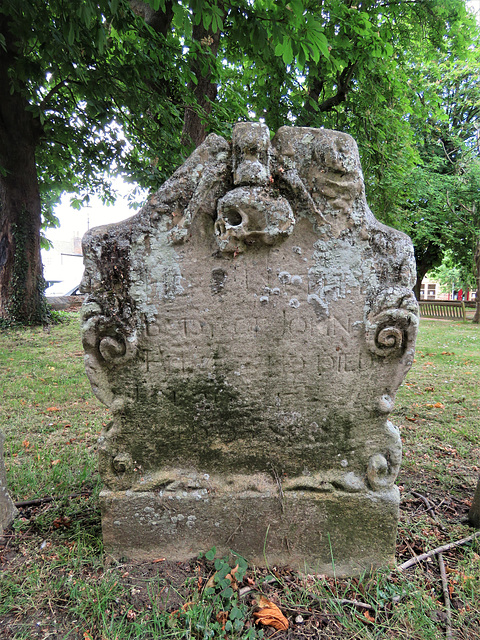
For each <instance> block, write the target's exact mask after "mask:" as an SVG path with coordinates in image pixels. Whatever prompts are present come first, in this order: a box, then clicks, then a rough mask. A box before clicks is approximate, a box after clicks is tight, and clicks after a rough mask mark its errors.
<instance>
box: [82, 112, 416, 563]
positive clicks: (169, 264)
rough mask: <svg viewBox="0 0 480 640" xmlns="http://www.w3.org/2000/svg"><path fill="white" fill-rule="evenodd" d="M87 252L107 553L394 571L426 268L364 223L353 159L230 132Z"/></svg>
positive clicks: (87, 244)
mask: <svg viewBox="0 0 480 640" xmlns="http://www.w3.org/2000/svg"><path fill="white" fill-rule="evenodd" d="M83 243H84V261H85V275H84V279H83V283H82V288H83V290H84V291H85V292H87V293H88V295H87V297H86V300H85V302H84V305H83V312H82V314H83V320H82V322H83V343H84V349H85V352H86V355H85V362H86V370H87V374H88V376H89V379H90V381H91V384H92V387H93V390H94V392H95V394H96V395H97V396H98V398H99V399H100V400H102V401H103V402H104V403H105V404H106V405H107V406H108V407H109V409H110V412H111V422H110V423H109V424H108V425H107V426H106V427H105V429H104V431H103V433H102V435H101V437H100V442H99V456H100V472H101V476H102V479H103V482H104V489H103V491H102V493H101V509H102V527H103V536H104V542H105V546H106V549H107V551H109V552H110V553H111V554H113V555H114V556H117V557H129V558H136V559H152V558H156V557H159V556H164V557H167V558H169V559H174V560H184V559H187V558H191V557H193V556H196V555H197V554H198V553H199V552H200V551H206V550H208V549H209V548H211V547H212V546H215V547H216V548H217V553H220V554H221V553H223V552H225V551H228V549H233V550H235V551H236V552H238V553H240V554H242V555H244V556H245V557H246V558H247V559H248V560H250V561H251V562H254V563H256V564H259V565H262V564H265V563H266V562H268V563H269V564H270V565H274V564H281V565H285V564H288V565H290V566H292V567H295V568H297V569H300V570H305V569H307V570H309V571H318V572H321V573H332V572H333V571H335V572H336V573H337V575H340V574H353V573H358V572H360V571H362V570H364V569H368V568H371V567H377V566H380V565H385V564H388V563H391V562H392V561H393V558H394V548H395V535H396V527H397V520H398V505H399V492H398V489H397V487H396V486H395V485H394V481H395V478H396V476H397V473H398V470H399V466H400V460H401V443H400V437H399V433H398V430H397V429H396V428H395V427H394V426H393V424H392V423H391V422H390V421H389V420H388V415H389V413H390V412H391V411H392V408H393V402H394V398H395V393H396V391H397V389H398V387H399V385H400V384H401V382H402V380H403V379H404V376H405V375H406V373H407V371H408V369H409V367H410V366H411V364H412V360H413V353H414V343H415V336H416V331H417V326H418V308H417V303H416V301H415V298H414V296H413V294H412V286H413V284H414V282H415V267H414V259H413V250H412V245H411V242H410V240H409V238H408V237H406V236H405V235H403V234H402V233H400V232H398V231H394V230H393V229H390V228H388V227H385V226H384V225H382V224H380V223H379V222H378V221H377V220H376V219H375V218H374V217H373V215H372V213H371V212H370V210H369V208H368V206H367V203H366V199H365V190H364V184H363V177H362V172H361V167H360V161H359V156H358V150H357V147H356V144H355V142H354V140H353V139H352V138H351V137H350V136H348V135H346V134H343V133H338V132H335V131H328V130H323V129H322V130H319V129H308V128H291V127H283V128H281V129H280V130H279V131H278V132H277V134H276V135H275V137H274V138H273V140H272V141H270V134H269V131H268V129H267V127H266V126H265V125H263V124H254V123H241V124H237V125H236V127H235V128H234V132H233V139H232V143H231V144H229V143H228V142H227V141H225V140H224V139H223V138H221V137H219V136H217V135H213V134H212V135H210V136H209V137H208V138H207V139H206V141H205V142H204V143H203V144H202V145H201V146H200V147H199V148H197V150H196V151H195V152H194V153H193V154H192V155H191V156H190V158H188V160H187V161H186V162H185V163H184V164H183V165H182V166H181V167H180V168H179V169H178V170H177V171H176V172H175V173H174V175H173V176H172V177H171V178H170V179H169V180H167V182H166V183H165V184H164V185H163V186H162V187H161V188H160V189H159V190H158V191H157V192H156V193H155V194H154V195H153V196H151V197H150V199H149V200H148V202H147V204H145V206H144V207H143V209H142V210H141V211H140V212H139V213H138V214H137V215H136V216H134V217H132V218H130V219H128V220H126V221H124V222H122V223H119V224H116V225H110V226H105V227H99V228H96V229H93V230H91V231H90V232H89V233H87V235H86V236H85V238H84V241H83Z"/></svg>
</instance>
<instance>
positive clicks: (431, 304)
mask: <svg viewBox="0 0 480 640" xmlns="http://www.w3.org/2000/svg"><path fill="white" fill-rule="evenodd" d="M419 305H420V315H421V316H422V317H423V318H441V319H447V320H448V319H449V318H452V319H460V320H466V319H467V316H466V313H465V304H464V303H463V302H462V301H461V300H448V301H447V300H420V302H419Z"/></svg>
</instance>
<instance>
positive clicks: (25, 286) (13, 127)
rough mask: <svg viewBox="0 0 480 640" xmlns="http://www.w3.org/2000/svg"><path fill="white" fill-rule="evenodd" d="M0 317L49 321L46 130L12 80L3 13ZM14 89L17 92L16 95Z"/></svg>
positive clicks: (12, 51)
mask: <svg viewBox="0 0 480 640" xmlns="http://www.w3.org/2000/svg"><path fill="white" fill-rule="evenodd" d="M0 33H2V34H3V35H4V37H5V41H6V49H4V48H3V47H0V317H2V318H6V319H8V320H11V321H14V322H19V323H21V324H41V323H42V322H45V320H46V313H47V312H46V303H45V296H44V293H43V291H44V280H43V268H42V262H41V257H40V227H41V203H40V193H39V186H38V179H37V168H36V163H35V149H36V145H37V144H38V140H39V136H40V133H41V127H40V123H39V122H38V120H37V119H36V118H35V117H34V115H33V114H32V113H31V111H28V103H27V100H26V98H25V97H24V96H23V95H22V93H21V86H20V87H19V86H18V84H17V85H16V86H13V87H12V82H11V80H10V77H9V69H11V68H12V67H13V66H14V64H15V60H16V55H17V51H16V44H15V40H14V37H13V35H12V34H11V33H10V30H9V25H8V18H7V17H6V16H2V15H0ZM12 88H13V91H12Z"/></svg>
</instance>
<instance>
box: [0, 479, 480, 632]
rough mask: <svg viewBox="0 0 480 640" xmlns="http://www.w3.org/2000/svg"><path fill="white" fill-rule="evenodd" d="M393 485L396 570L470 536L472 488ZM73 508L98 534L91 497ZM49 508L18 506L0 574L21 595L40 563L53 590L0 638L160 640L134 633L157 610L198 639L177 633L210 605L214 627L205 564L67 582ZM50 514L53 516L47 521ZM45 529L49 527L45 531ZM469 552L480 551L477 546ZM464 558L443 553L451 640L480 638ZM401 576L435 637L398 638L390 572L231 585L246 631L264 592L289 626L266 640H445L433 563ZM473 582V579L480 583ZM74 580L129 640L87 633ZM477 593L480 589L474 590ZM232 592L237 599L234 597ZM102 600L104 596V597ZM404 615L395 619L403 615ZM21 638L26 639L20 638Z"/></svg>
mask: <svg viewBox="0 0 480 640" xmlns="http://www.w3.org/2000/svg"><path fill="white" fill-rule="evenodd" d="M399 486H400V490H401V492H402V504H401V523H400V526H399V535H398V544H397V560H398V563H399V564H400V563H402V562H404V561H405V560H408V559H409V558H411V557H413V556H415V555H419V554H421V553H423V552H425V551H427V550H429V549H432V548H435V547H436V546H440V545H442V544H444V543H446V542H450V541H451V540H452V539H455V532H456V530H458V534H457V538H458V539H460V538H462V537H465V536H466V535H469V533H472V530H469V529H467V528H466V527H465V518H466V516H467V513H468V508H469V504H470V500H471V496H468V491H471V490H470V489H469V488H468V487H465V486H461V485H459V486H458V487H457V491H456V492H455V495H453V494H452V495H445V493H444V492H443V491H442V489H441V488H440V485H439V483H438V482H437V481H436V480H435V479H434V478H428V476H425V475H424V474H423V475H422V477H421V478H419V477H416V476H415V474H414V473H413V472H412V471H411V470H410V471H409V470H405V471H404V472H403V474H402V476H401V478H400V481H399ZM419 486H421V487H422V493H419V492H417V491H416V490H415V488H416V487H419ZM73 500H74V501H77V502H81V503H82V504H81V513H83V514H84V515H83V517H84V522H83V525H82V526H83V527H85V528H87V529H88V530H89V531H90V532H91V533H92V534H94V535H98V534H99V519H98V518H99V514H98V512H97V511H96V509H95V507H94V506H91V503H92V499H91V498H88V497H81V498H75V499H73ZM56 506H57V505H56V504H55V503H47V504H41V505H32V506H26V507H21V508H20V518H21V519H23V525H24V527H23V529H22V530H21V531H18V532H16V533H15V532H14V531H13V530H12V529H10V530H9V531H7V532H6V536H5V538H4V539H3V540H2V541H1V543H0V571H1V572H5V573H4V574H3V575H4V576H5V575H6V574H7V573H8V574H10V575H11V576H15V575H18V576H19V585H18V586H19V589H22V587H23V585H24V584H25V580H26V578H25V567H26V565H29V564H34V563H35V564H37V565H38V564H39V561H43V563H44V564H43V570H42V568H40V570H39V574H40V575H37V578H36V579H42V578H41V574H42V573H43V575H44V579H45V580H48V581H49V582H50V584H53V583H56V587H55V588H54V589H52V590H51V594H48V596H47V597H46V598H44V599H42V598H41V597H40V598H39V600H38V601H36V602H35V601H34V600H32V601H31V603H30V605H31V606H30V607H26V606H25V605H22V606H20V605H19V606H18V607H14V610H12V611H11V613H9V614H7V615H6V616H3V618H2V619H1V621H0V638H2V639H4V638H5V639H13V638H23V637H25V638H26V637H32V638H42V639H46V638H67V637H68V638H70V639H72V640H77V639H79V640H97V639H98V640H104V639H106V638H108V639H109V640H110V638H111V639H112V640H113V639H114V638H116V637H118V638H119V639H120V638H122V637H135V638H137V637H142V638H144V637H145V638H147V637H152V638H153V637H157V638H158V637H167V635H163V634H162V635H156V636H154V635H141V634H139V633H138V631H137V625H139V624H140V620H141V623H142V624H146V623H148V621H149V620H150V621H151V618H152V616H155V615H159V613H158V612H168V613H169V614H170V615H169V616H168V620H167V627H168V626H170V627H171V632H172V634H175V633H177V632H178V634H179V635H172V636H171V637H186V638H187V637H192V638H197V637H198V638H203V637H207V636H203V635H201V634H200V633H199V634H198V635H196V634H195V632H192V635H180V631H181V629H182V626H185V623H186V622H188V620H187V618H188V616H189V609H190V608H193V607H199V606H200V607H202V606H203V607H206V606H207V605H208V606H211V605H212V603H213V607H212V610H211V614H210V615H211V616H212V619H214V618H215V617H217V619H218V616H220V619H221V615H222V611H221V608H222V607H221V602H222V601H218V600H217V601H216V600H215V599H213V600H212V599H209V600H208V603H207V605H205V604H203V603H202V597H203V596H202V594H203V593H204V590H205V587H206V585H207V583H208V581H209V579H210V578H211V577H212V576H213V575H214V574H215V567H214V565H213V563H212V562H209V561H208V560H206V559H205V558H201V559H193V560H192V561H191V562H189V563H175V562H170V561H168V559H162V558H159V559H158V560H157V561H155V562H141V563H131V562H125V563H117V562H114V561H111V562H108V561H107V562H105V563H103V564H102V563H101V562H100V561H99V562H98V563H92V562H91V560H88V559H87V558H86V559H85V561H84V562H83V563H82V561H80V565H81V566H80V567H77V570H76V572H75V576H74V577H72V575H73V572H72V571H70V575H69V573H68V565H66V564H65V563H64V562H62V561H61V550H60V549H59V544H60V545H63V546H64V547H67V548H68V546H69V545H70V546H72V552H75V544H76V543H74V542H73V543H72V542H69V541H68V533H69V530H70V529H71V527H72V522H71V519H70V518H69V517H68V516H61V515H58V509H56ZM50 512H51V514H52V516H53V515H55V518H53V519H50V520H48V514H49V513H50ZM46 522H47V523H49V524H48V530H47V531H46V530H45V527H46V524H45V523H46ZM77 524H78V523H77ZM452 534H453V538H452ZM49 538H51V540H50V539H49ZM476 549H477V550H478V549H480V545H478V543H477V546H476ZM64 550H65V549H64ZM464 554H465V548H464V547H458V548H456V549H452V550H451V551H447V552H446V553H445V554H444V560H445V564H446V565H447V568H448V579H449V587H448V588H449V597H450V607H451V616H452V617H453V618H454V619H455V618H456V617H461V619H462V624H461V628H460V629H458V628H457V630H456V632H455V635H454V636H452V637H455V638H458V639H460V640H478V639H479V638H480V613H479V608H480V607H479V608H477V609H476V610H475V609H474V608H472V607H471V605H469V604H468V602H466V601H464V599H463V597H462V594H463V593H464V587H465V585H464V584H462V585H461V586H462V589H457V586H459V585H460V583H461V582H462V581H463V582H465V581H467V582H468V580H469V576H468V574H467V573H466V572H465V568H464V566H463V565H464V563H463V556H464ZM475 555H476V558H477V561H478V560H480V556H478V554H475ZM474 557H475V556H474ZM56 560H57V562H56ZM408 571H409V572H414V573H415V576H416V578H415V580H416V583H419V582H420V583H421V584H422V587H423V592H422V593H419V597H420V598H423V599H424V598H425V593H427V594H430V596H431V597H430V599H429V601H428V602H426V603H424V604H425V606H426V607H427V609H428V611H426V614H427V617H428V619H429V620H430V621H431V623H432V629H436V631H435V632H434V633H433V635H432V631H431V629H430V630H428V629H426V630H425V635H422V632H420V633H419V632H418V631H415V632H414V631H413V630H412V631H411V635H409V632H408V625H406V626H405V627H404V628H403V631H402V626H401V624H402V623H401V621H400V620H399V619H398V618H399V612H402V607H403V608H405V601H406V600H408V599H409V598H411V596H412V594H411V593H406V592H405V582H404V579H403V576H399V575H398V573H397V572H395V571H394V572H392V573H391V574H388V573H385V574H381V575H377V574H375V575H373V576H371V577H364V578H362V579H350V580H340V579H333V578H324V577H323V576H321V577H318V576H299V575H297V574H295V573H293V572H291V571H290V570H289V569H288V567H270V568H269V571H267V570H265V569H255V568H249V569H248V571H247V573H246V575H245V577H244V578H243V579H242V580H241V582H239V584H238V585H235V586H238V589H239V591H236V594H235V598H236V599H237V600H238V601H239V602H241V603H242V604H243V605H244V606H245V607H246V608H247V609H248V611H249V615H247V617H246V621H245V626H244V628H243V632H245V631H246V630H247V629H248V627H249V626H251V627H252V628H258V627H255V626H254V625H255V623H254V619H253V616H252V615H251V614H252V612H253V611H254V610H255V607H256V604H257V601H258V594H259V593H261V594H263V595H264V596H265V597H266V598H268V599H269V600H270V601H272V602H274V603H276V604H277V605H278V606H279V608H280V609H281V611H282V612H283V614H284V615H285V616H286V618H287V619H288V622H289V628H288V629H287V630H283V631H282V630H276V629H274V628H272V627H270V626H266V627H264V634H265V635H264V637H266V638H275V639H276V640H291V639H299V640H300V639H309V638H312V639H313V638H318V639H320V638H344V639H346V638H354V637H360V638H362V637H365V638H370V637H372V638H374V637H375V638H377V637H378V638H380V637H382V638H397V637H399V635H400V634H401V635H403V637H406V638H419V639H423V638H430V637H432V638H436V637H438V638H441V637H445V627H446V625H447V622H448V620H447V614H446V612H445V602H444V596H443V592H442V581H441V577H440V572H439V565H438V562H437V561H436V559H435V558H432V559H430V560H429V561H427V562H424V563H421V564H420V565H417V566H416V567H413V568H412V569H409V570H408ZM472 579H473V578H472ZM476 579H477V581H478V577H477V578H476ZM72 580H77V581H78V582H79V583H81V585H82V586H80V587H79V588H80V589H83V590H84V591H85V590H87V591H88V589H89V588H90V589H92V586H93V589H92V596H91V597H92V598H93V599H95V598H98V599H100V598H102V593H103V594H104V597H105V606H104V608H103V615H104V616H105V617H107V618H108V617H110V618H111V621H112V622H111V624H110V627H112V628H113V627H114V624H113V622H114V621H115V620H116V619H118V620H120V619H122V620H123V621H125V620H127V621H128V620H130V623H131V625H132V632H133V633H132V635H131V636H130V635H129V636H126V635H121V636H116V635H115V634H114V632H113V631H112V635H109V634H107V635H105V634H106V632H105V627H106V626H107V627H108V625H103V629H101V625H99V623H98V620H94V619H92V620H91V624H90V625H88V611H83V612H81V611H80V609H79V610H78V612H75V610H73V611H72V588H71V586H72V585H71V582H72ZM1 584H2V582H1V574H0V585H1ZM413 584H415V583H413ZM476 587H477V588H478V585H476ZM46 590H48V589H47V586H46ZM0 593H1V592H0ZM73 593H75V590H73ZM238 593H240V594H241V596H238ZM105 594H109V595H110V596H111V597H109V598H107V597H106V596H105ZM0 600H1V595H0ZM107 600H108V602H107ZM216 607H217V609H218V610H216ZM73 609H74V607H73ZM404 615H405V613H404V612H402V613H401V616H404ZM85 618H87V619H85ZM164 618H165V616H164ZM145 621H146V622H145ZM87 625H88V626H87ZM359 625H360V630H359ZM355 628H356V630H355ZM362 628H363V629H364V631H363V632H362V631H361V629H362ZM26 630H28V633H25V632H26ZM24 633H25V635H24ZM163 633H166V631H164V632H163ZM252 633H253V631H252ZM212 637H221V638H229V637H230V636H229V635H228V634H227V633H226V632H225V633H224V634H223V635H222V634H220V635H215V636H212ZM233 637H237V636H233ZM238 637H239V636H238ZM252 637H254V636H252ZM257 637H258V634H257Z"/></svg>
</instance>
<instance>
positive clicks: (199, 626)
mask: <svg viewBox="0 0 480 640" xmlns="http://www.w3.org/2000/svg"><path fill="white" fill-rule="evenodd" d="M215 554H216V548H215V547H212V549H210V550H209V551H207V552H206V553H205V556H204V557H205V559H206V560H207V561H208V562H211V563H213V567H214V573H213V574H212V575H211V576H210V578H209V580H208V581H207V582H206V584H205V586H203V585H199V588H198V590H197V593H196V595H195V596H194V598H193V600H192V602H188V603H186V604H185V605H184V606H183V607H182V609H181V610H179V611H176V612H174V614H171V615H170V620H169V626H170V628H172V629H174V628H177V629H178V628H179V627H181V628H183V629H185V630H186V629H188V630H189V631H190V632H191V634H192V637H194V638H198V639H199V640H200V639H201V640H207V639H208V638H229V639H233V638H237V639H238V640H254V639H257V638H263V631H262V630H258V629H256V628H255V627H254V626H253V625H252V624H251V621H250V620H249V619H250V617H251V616H250V614H251V611H250V607H248V606H247V605H246V604H245V603H243V602H242V600H241V597H240V594H239V584H240V583H241V582H242V580H243V579H244V577H245V574H246V572H247V569H248V564H247V561H246V560H245V558H242V556H240V555H238V554H237V553H234V552H231V554H230V557H225V558H215Z"/></svg>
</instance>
